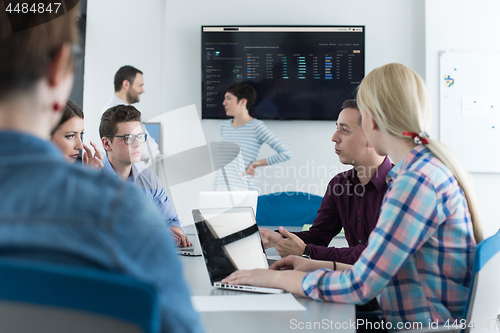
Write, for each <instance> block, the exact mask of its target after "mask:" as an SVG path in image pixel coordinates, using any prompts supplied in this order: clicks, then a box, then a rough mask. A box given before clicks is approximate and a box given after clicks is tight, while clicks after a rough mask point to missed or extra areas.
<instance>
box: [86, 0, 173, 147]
mask: <svg viewBox="0 0 500 333" xmlns="http://www.w3.org/2000/svg"><path fill="white" fill-rule="evenodd" d="M164 23H165V1H161V0H141V1H140V3H139V2H137V1H133V0H120V1H114V0H89V1H88V7H87V36H86V53H85V76H84V92H83V94H84V95H83V111H84V113H85V141H87V142H88V140H95V141H96V142H100V140H99V121H100V117H101V114H102V109H103V108H104V106H105V105H106V104H107V102H108V101H109V99H110V98H111V96H112V95H113V94H114V85H113V79H114V76H115V73H116V71H117V70H118V68H120V67H121V66H123V65H132V66H134V67H136V68H138V69H140V70H141V71H142V72H143V73H144V80H145V86H144V89H145V91H146V93H145V94H143V95H141V101H140V103H138V104H136V105H135V106H136V107H137V108H138V109H139V110H140V111H142V112H144V118H145V119H149V118H152V117H154V116H155V115H157V114H160V113H161V111H162V110H161V109H160V106H161V105H162V99H163V95H164V94H165V93H164V91H165V89H164V82H165V77H164V75H163V74H162V73H163V68H164V59H163V54H162V53H163V44H164V30H165V29H164Z"/></svg>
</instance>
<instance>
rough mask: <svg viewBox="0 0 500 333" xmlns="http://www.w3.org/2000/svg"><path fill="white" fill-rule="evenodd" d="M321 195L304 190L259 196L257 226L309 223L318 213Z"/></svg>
mask: <svg viewBox="0 0 500 333" xmlns="http://www.w3.org/2000/svg"><path fill="white" fill-rule="evenodd" d="M322 200H323V197H320V196H319V195H314V194H310V193H304V192H280V193H271V194H266V195H261V196H259V198H258V200H257V207H258V209H257V215H256V219H257V224H258V225H259V226H284V227H302V226H303V225H304V224H311V223H312V222H313V221H314V219H315V218H316V216H317V215H318V209H319V206H320V205H321V201H322Z"/></svg>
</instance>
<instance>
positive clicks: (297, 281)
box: [222, 269, 306, 297]
mask: <svg viewBox="0 0 500 333" xmlns="http://www.w3.org/2000/svg"><path fill="white" fill-rule="evenodd" d="M305 275H306V273H304V272H298V271H275V270H270V269H252V270H249V271H247V270H240V271H236V272H234V273H232V274H231V275H229V276H228V277H227V278H225V279H223V280H222V283H228V284H233V285H234V284H242V285H247V286H255V287H264V288H278V289H284V290H286V291H288V292H290V293H294V294H296V295H300V296H303V297H305V294H304V291H303V290H302V280H303V279H304V276H305Z"/></svg>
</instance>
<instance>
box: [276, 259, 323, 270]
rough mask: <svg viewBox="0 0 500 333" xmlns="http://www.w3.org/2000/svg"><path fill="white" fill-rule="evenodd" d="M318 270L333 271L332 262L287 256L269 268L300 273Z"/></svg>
mask: <svg viewBox="0 0 500 333" xmlns="http://www.w3.org/2000/svg"><path fill="white" fill-rule="evenodd" d="M320 268H328V269H331V270H332V269H333V262H332V261H322V260H311V259H306V258H302V257H298V256H288V257H286V258H283V259H280V260H278V261H276V262H275V263H274V264H272V265H271V267H269V269H273V270H295V271H301V272H310V271H315V270H317V269H320Z"/></svg>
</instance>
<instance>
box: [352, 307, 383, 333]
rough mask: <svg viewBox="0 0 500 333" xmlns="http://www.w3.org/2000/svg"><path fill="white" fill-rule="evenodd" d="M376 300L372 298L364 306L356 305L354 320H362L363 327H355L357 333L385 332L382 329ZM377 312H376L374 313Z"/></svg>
mask: <svg viewBox="0 0 500 333" xmlns="http://www.w3.org/2000/svg"><path fill="white" fill-rule="evenodd" d="M379 310H380V306H379V304H378V302H377V299H376V298H374V299H372V300H371V301H370V302H368V303H366V304H364V305H356V319H363V325H360V326H358V327H357V332H358V333H372V332H378V333H380V332H387V330H386V329H385V328H384V327H382V326H383V325H382V322H381V320H380V317H379V315H380V314H381V312H380V311H379ZM374 311H377V312H374Z"/></svg>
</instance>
